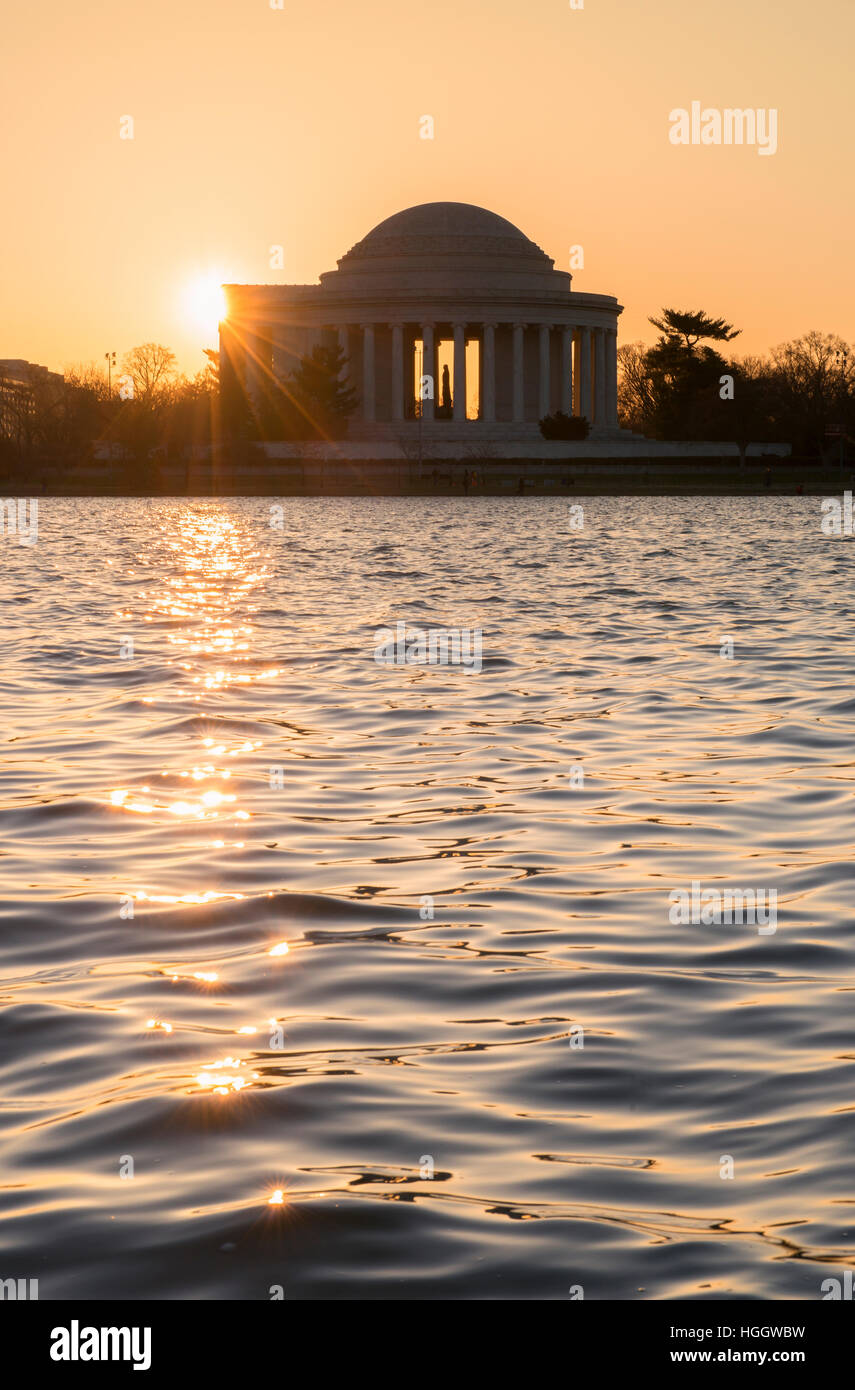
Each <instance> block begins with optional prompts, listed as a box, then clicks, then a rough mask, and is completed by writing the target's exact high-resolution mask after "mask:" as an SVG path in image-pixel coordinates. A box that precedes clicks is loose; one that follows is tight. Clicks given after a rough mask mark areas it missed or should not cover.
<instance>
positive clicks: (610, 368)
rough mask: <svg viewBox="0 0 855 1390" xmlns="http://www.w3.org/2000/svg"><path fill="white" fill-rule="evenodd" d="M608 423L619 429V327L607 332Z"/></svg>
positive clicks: (611, 427) (610, 426)
mask: <svg viewBox="0 0 855 1390" xmlns="http://www.w3.org/2000/svg"><path fill="white" fill-rule="evenodd" d="M606 424H607V425H608V426H609V428H610V429H617V427H618V415H617V329H616V328H609V329H608V330H607V332H606Z"/></svg>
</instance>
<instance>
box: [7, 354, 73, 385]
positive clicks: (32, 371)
mask: <svg viewBox="0 0 855 1390" xmlns="http://www.w3.org/2000/svg"><path fill="white" fill-rule="evenodd" d="M0 378H2V380H3V381H4V382H6V383H8V384H9V385H10V386H34V385H35V384H36V383H37V382H48V381H54V382H56V383H57V384H59V382H61V381H64V380H65V377H64V376H63V375H62V373H61V372H49V371H48V369H47V367H40V366H39V365H38V363H36V362H26V361H25V360H24V358H23V357H0Z"/></svg>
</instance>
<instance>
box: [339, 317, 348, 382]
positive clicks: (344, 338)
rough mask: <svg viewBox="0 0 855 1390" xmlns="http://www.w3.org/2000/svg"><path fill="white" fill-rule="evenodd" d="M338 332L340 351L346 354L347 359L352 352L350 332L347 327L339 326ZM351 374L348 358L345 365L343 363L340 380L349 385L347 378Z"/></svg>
mask: <svg viewBox="0 0 855 1390" xmlns="http://www.w3.org/2000/svg"><path fill="white" fill-rule="evenodd" d="M337 332H338V346H339V351H340V352H342V353H343V354H344V357H345V359H347V358H348V357H349V355H350V353H349V348H350V334H349V333H348V331H347V329H346V328H339V329H338V330H337ZM349 374H350V363H349V362H348V361H347V360H345V362H344V363H343V365H342V369H341V371H340V372H339V381H340V382H341V383H342V385H343V386H346V385H347V380H348V376H349Z"/></svg>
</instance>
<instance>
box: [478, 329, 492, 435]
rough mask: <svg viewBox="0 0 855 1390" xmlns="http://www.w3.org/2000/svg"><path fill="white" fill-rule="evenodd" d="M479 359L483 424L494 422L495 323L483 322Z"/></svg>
mask: <svg viewBox="0 0 855 1390" xmlns="http://www.w3.org/2000/svg"><path fill="white" fill-rule="evenodd" d="M482 354H483V356H482V359H481V383H482V385H481V389H482V390H483V392H484V397H483V400H482V401H481V419H482V420H483V421H484V424H485V425H494V424H495V423H496V325H495V324H494V323H485V324H484V336H483V343H482Z"/></svg>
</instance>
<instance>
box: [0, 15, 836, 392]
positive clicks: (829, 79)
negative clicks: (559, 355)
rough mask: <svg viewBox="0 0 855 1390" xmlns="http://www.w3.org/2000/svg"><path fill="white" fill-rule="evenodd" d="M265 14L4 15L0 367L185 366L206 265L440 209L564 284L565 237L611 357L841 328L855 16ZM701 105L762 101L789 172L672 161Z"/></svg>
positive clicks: (354, 234) (316, 260)
mask: <svg viewBox="0 0 855 1390" xmlns="http://www.w3.org/2000/svg"><path fill="white" fill-rule="evenodd" d="M282 3H283V8H282V9H281V10H279V9H271V7H270V0H146V3H145V4H144V5H138V6H131V5H124V4H121V3H115V0H75V3H59V0H39V3H35V4H30V5H26V6H25V5H22V4H18V5H17V6H16V7H14V8H7V11H6V14H5V17H4V25H3V52H2V54H0V78H2V80H0V122H2V124H0V129H2V132H3V136H2V140H3V177H4V193H5V195H6V196H5V198H4V204H5V206H4V215H3V218H2V229H0V287H2V292H0V305H2V313H0V357H25V358H29V359H30V360H31V361H37V362H42V363H44V364H45V365H47V366H49V367H52V368H54V369H60V370H61V369H62V368H63V367H64V366H67V365H69V364H70V363H73V362H81V361H88V360H93V359H99V360H100V359H101V358H102V357H103V354H104V352H105V351H106V350H107V349H108V348H110V349H116V350H117V351H118V352H119V354H121V353H122V352H124V351H126V350H127V349H128V348H130V347H131V346H133V345H134V344H135V343H139V342H143V341H146V340H149V339H155V340H158V341H161V342H164V343H167V344H169V345H170V346H171V347H172V348H173V349H174V350H175V351H176V352H177V354H178V356H179V361H180V364H181V366H182V368H183V369H185V370H187V371H195V370H197V369H198V368H199V367H200V366H201V365H202V358H201V349H202V348H203V347H204V346H214V345H215V342H216V324H215V322H212V323H211V324H210V327H209V328H207V329H205V328H204V327H202V326H200V325H199V324H197V323H196V322H195V321H194V320H193V319H192V318H191V316H190V315H189V314H188V310H187V307H186V304H185V296H184V291H185V289H186V286H187V284H188V283H189V282H191V281H193V280H194V279H195V278H196V277H198V276H199V275H200V274H214V275H216V276H218V277H219V278H222V279H223V280H227V281H243V280H246V281H250V282H255V281H275V280H281V281H283V282H290V281H298V282H301V283H310V282H313V281H315V280H316V278H317V276H318V274H319V273H320V272H321V271H324V270H330V269H333V268H334V266H335V263H336V260H337V258H338V257H339V256H341V255H343V254H344V252H345V251H346V250H347V249H348V248H349V247H350V246H352V245H353V243H354V242H355V241H358V240H359V239H360V238H361V237H362V236H364V235H365V233H366V232H367V231H368V230H369V229H370V228H371V227H372V226H374V225H375V224H376V223H377V222H379V221H381V220H382V219H383V218H384V217H387V216H388V215H389V214H390V213H392V212H395V211H397V210H398V209H400V208H404V207H408V206H410V205H412V204H415V203H422V202H431V201H434V200H446V199H447V200H456V201H460V202H472V203H479V204H481V205H483V206H484V207H488V208H491V209H492V210H493V211H495V212H498V213H500V214H501V215H502V216H504V217H507V218H509V219H510V220H511V221H512V222H515V223H517V225H518V226H520V227H521V228H522V230H523V231H524V232H526V233H527V235H529V236H530V237H532V239H533V240H534V241H536V242H537V243H538V244H539V245H540V246H542V247H543V249H544V250H545V251H547V252H548V254H549V255H550V256H552V257H554V259H555V261H556V265H557V266H558V267H559V268H560V269H568V268H569V265H568V257H569V248H570V246H571V245H572V244H576V243H579V244H581V245H582V246H583V247H584V251H585V269H584V270H583V271H577V272H576V273H575V278H574V287H575V288H576V289H580V290H589V291H592V292H596V293H605V294H615V295H617V296H618V298H619V299H620V301H621V302H622V303H623V304H624V305H625V306H626V307H625V312H624V314H623V316H622V319H621V326H620V340H621V341H624V342H626V341H631V340H633V339H635V338H638V337H647V338H652V337H653V336H655V334H654V332H653V330H652V329H650V328H649V327H648V326H647V324H646V319H647V315H648V314H650V313H653V312H656V311H658V309H659V308H660V306H661V305H663V304H665V303H667V304H671V305H675V306H677V307H680V308H694V307H700V306H703V307H704V308H705V309H707V310H709V311H710V312H712V313H713V314H714V315H719V314H721V315H724V316H725V317H726V318H728V319H729V320H731V321H732V322H734V323H735V324H737V325H738V326H740V327H741V328H742V329H743V334H742V336H741V337H740V338H739V339H737V342H736V344H735V345H734V346H735V348H736V349H737V350H739V351H742V352H759V351H765V350H766V349H767V348H768V347H770V346H771V345H773V344H775V343H778V342H781V341H783V340H784V339H786V338H789V337H795V336H796V335H797V334H799V333H802V332H805V331H806V330H808V329H810V328H813V327H816V328H819V329H822V330H825V331H831V332H837V333H840V334H841V335H843V336H844V337H847V338H849V339H852V338H855V312H853V275H852V270H851V254H852V252H851V246H852V227H853V221H855V218H853V212H855V206H854V205H855V191H853V183H852V177H851V168H852V158H851V147H852V140H851V128H852V123H853V115H852V113H851V111H850V105H849V92H850V90H851V74H850V71H849V69H850V65H851V55H852V52H853V47H855V42H853V41H855V0H811V3H809V4H808V3H806V2H805V3H803V2H802V0H718V3H716V4H709V5H702V4H700V3H697V0H584V5H585V8H584V9H583V10H581V11H578V10H573V9H571V8H570V5H569V3H568V0H526V2H525V3H523V0H430V3H428V4H425V5H421V4H412V3H408V0H359V3H349V0H282ZM693 100H698V101H700V102H701V103H702V104H703V105H704V106H709V107H719V108H724V107H728V106H731V107H747V106H751V107H755V108H757V107H764V108H769V107H775V108H776V109H777V110H778V113H779V117H778V120H779V135H778V141H779V148H778V152H777V154H775V155H773V156H771V157H763V156H760V155H759V154H758V152H757V150H756V149H752V148H736V147H724V146H722V147H703V146H701V147H692V146H689V147H675V146H674V145H672V144H671V143H670V141H669V138H668V133H669V119H668V116H669V112H670V111H671V110H672V108H675V107H686V108H688V107H689V106H690V104H691V102H692V101H693ZM426 114H429V115H432V116H433V117H434V121H435V139H434V140H433V141H428V140H422V139H420V138H419V118H420V117H421V116H423V115H426ZM125 115H132V116H133V117H134V122H135V131H134V139H133V140H132V141H131V140H120V138H119V128H120V118H121V117H122V116H125ZM274 244H282V245H284V247H285V267H284V270H282V271H272V270H271V269H270V268H269V248H270V246H271V245H274ZM214 317H216V316H214Z"/></svg>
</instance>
